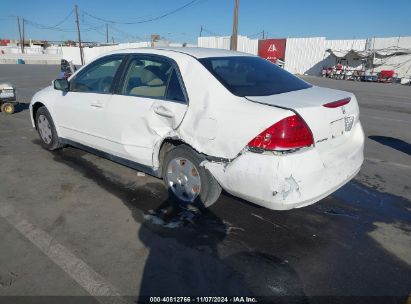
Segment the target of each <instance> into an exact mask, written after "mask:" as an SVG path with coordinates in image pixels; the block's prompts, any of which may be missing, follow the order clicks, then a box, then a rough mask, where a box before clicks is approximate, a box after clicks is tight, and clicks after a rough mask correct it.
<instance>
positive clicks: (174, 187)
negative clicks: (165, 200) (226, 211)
mask: <svg viewBox="0 0 411 304" xmlns="http://www.w3.org/2000/svg"><path fill="white" fill-rule="evenodd" d="M204 160H205V158H204V157H202V156H201V155H199V154H198V153H197V152H195V151H194V150H193V149H191V148H189V147H187V146H184V145H180V146H177V147H175V148H173V149H172V150H170V151H169V152H168V153H167V154H166V156H165V158H164V163H163V164H164V165H163V172H162V173H163V174H162V176H163V180H164V183H165V185H166V187H167V189H168V192H169V194H170V196H171V197H172V198H173V199H174V200H175V201H177V202H178V203H179V204H181V205H184V206H187V205H189V204H194V205H196V206H197V207H200V208H208V207H210V206H211V205H212V204H214V203H215V202H216V201H217V200H218V198H219V197H220V194H221V186H220V185H219V184H218V182H217V180H216V179H215V178H214V177H213V176H212V175H211V173H210V172H209V171H208V170H207V169H206V168H204V167H203V166H200V164H201V162H203V161H204ZM190 190H191V191H190ZM184 193H185V194H184Z"/></svg>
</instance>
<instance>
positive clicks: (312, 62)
mask: <svg viewBox="0 0 411 304" xmlns="http://www.w3.org/2000/svg"><path fill="white" fill-rule="evenodd" d="M324 54H325V37H312V38H287V43H286V47H285V65H284V68H285V69H286V70H287V71H289V72H291V73H293V74H311V75H314V74H319V73H320V71H321V68H322V64H320V62H321V61H322V60H323V59H324Z"/></svg>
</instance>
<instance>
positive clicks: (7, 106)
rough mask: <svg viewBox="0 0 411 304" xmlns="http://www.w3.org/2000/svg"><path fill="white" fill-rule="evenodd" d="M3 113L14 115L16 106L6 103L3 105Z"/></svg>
mask: <svg viewBox="0 0 411 304" xmlns="http://www.w3.org/2000/svg"><path fill="white" fill-rule="evenodd" d="M1 111H2V112H3V113H5V114H13V113H14V111H15V108H14V104H12V103H10V102H5V103H3V104H2V105H1Z"/></svg>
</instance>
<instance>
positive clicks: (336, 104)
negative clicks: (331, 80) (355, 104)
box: [323, 97, 351, 108]
mask: <svg viewBox="0 0 411 304" xmlns="http://www.w3.org/2000/svg"><path fill="white" fill-rule="evenodd" d="M350 101H351V98H350V97H347V98H344V99H340V100H337V101H333V102H329V103H326V104H323V107H326V108H338V107H342V106H345V105H346V104H348V103H349V102H350Z"/></svg>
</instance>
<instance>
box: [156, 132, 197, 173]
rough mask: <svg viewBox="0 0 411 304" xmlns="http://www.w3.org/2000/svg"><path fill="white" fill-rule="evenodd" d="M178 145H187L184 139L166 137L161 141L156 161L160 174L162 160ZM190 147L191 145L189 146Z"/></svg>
mask: <svg viewBox="0 0 411 304" xmlns="http://www.w3.org/2000/svg"><path fill="white" fill-rule="evenodd" d="M180 145H187V144H186V143H185V142H184V141H182V140H179V139H175V138H166V139H164V140H163V142H162V143H161V147H160V152H159V153H158V163H159V172H160V176H162V175H163V162H164V158H165V156H166V154H167V153H168V152H169V151H171V150H172V149H174V148H175V147H177V146H180ZM190 148H191V147H190Z"/></svg>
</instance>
